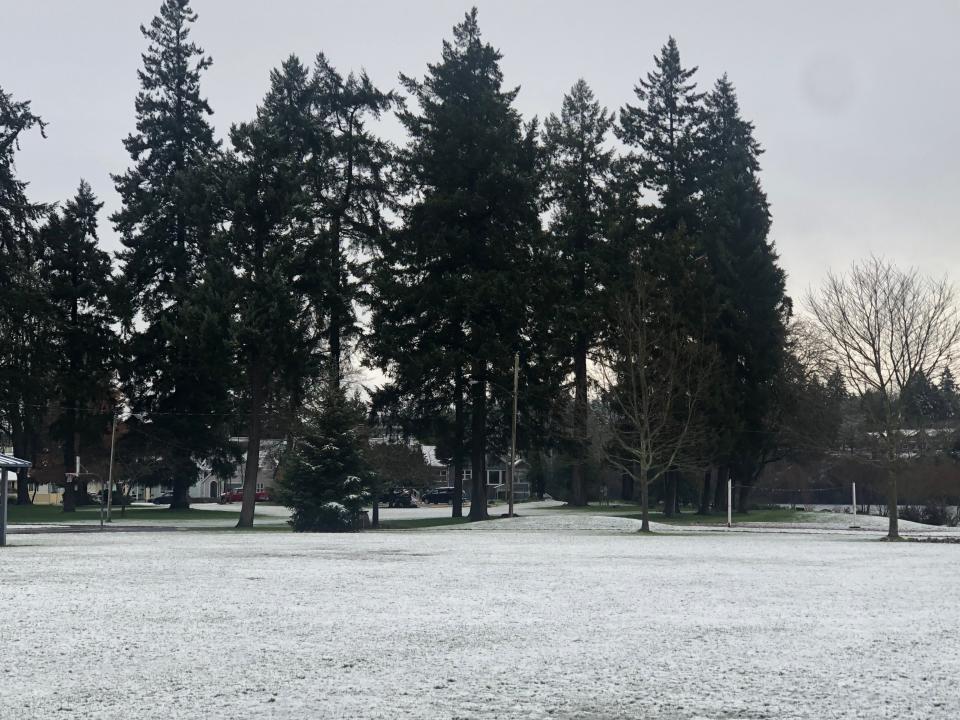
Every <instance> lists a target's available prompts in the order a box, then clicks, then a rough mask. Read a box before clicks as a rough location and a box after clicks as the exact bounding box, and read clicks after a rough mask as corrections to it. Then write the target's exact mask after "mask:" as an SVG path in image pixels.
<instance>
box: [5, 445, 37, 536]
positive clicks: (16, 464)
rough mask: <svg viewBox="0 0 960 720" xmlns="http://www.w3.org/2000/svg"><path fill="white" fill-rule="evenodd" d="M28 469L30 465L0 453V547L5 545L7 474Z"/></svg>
mask: <svg viewBox="0 0 960 720" xmlns="http://www.w3.org/2000/svg"><path fill="white" fill-rule="evenodd" d="M28 467H30V463H29V462H27V461H26V460H21V459H20V458H16V457H14V456H13V455H5V454H4V453H0V547H3V546H4V545H6V544H7V502H8V500H7V495H8V494H9V492H10V481H9V479H8V477H7V475H8V473H9V472H10V471H11V470H13V471H17V470H22V469H24V468H28Z"/></svg>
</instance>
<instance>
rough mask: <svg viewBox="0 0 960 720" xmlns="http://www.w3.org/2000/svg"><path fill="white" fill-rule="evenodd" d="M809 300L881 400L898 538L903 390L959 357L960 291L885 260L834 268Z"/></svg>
mask: <svg viewBox="0 0 960 720" xmlns="http://www.w3.org/2000/svg"><path fill="white" fill-rule="evenodd" d="M807 305H808V307H809V310H810V312H811V314H812V315H813V317H814V318H815V320H816V321H817V325H818V327H819V329H820V341H821V342H822V343H823V348H824V350H825V352H826V353H827V355H828V357H829V359H830V361H831V363H832V364H833V365H835V366H836V367H838V368H840V370H841V372H842V373H843V375H844V378H845V380H846V382H847V384H848V385H849V386H850V388H852V389H853V390H854V391H855V392H856V393H857V394H858V395H859V396H860V397H864V396H865V395H872V396H874V397H875V398H876V399H877V400H878V403H877V407H878V412H877V414H878V417H877V418H875V419H876V420H877V422H878V424H879V426H880V428H881V437H882V440H883V443H884V456H885V457H884V461H885V466H886V467H885V471H886V475H887V514H888V517H889V521H890V522H889V530H888V537H889V538H890V539H897V538H898V537H899V528H898V522H897V477H896V472H895V468H894V465H895V463H896V461H897V459H898V457H899V454H900V452H899V442H900V439H901V434H902V430H903V407H902V397H903V391H904V389H905V388H907V387H908V386H909V385H910V384H911V382H913V381H914V379H915V378H917V377H918V375H920V374H923V375H926V377H933V376H934V373H935V372H937V371H938V370H942V369H943V368H944V367H947V366H949V365H951V364H952V363H953V361H954V360H955V358H956V351H957V347H958V340H960V314H958V309H957V303H956V291H955V289H954V287H953V285H952V284H951V283H950V282H948V280H947V279H946V278H941V279H934V278H930V277H926V276H923V275H921V274H920V273H919V272H918V271H917V270H916V269H913V268H910V269H907V270H901V269H900V268H898V267H896V266H895V265H894V264H892V263H890V262H888V261H886V260H883V259H881V258H876V257H871V258H870V259H869V260H866V261H864V262H862V263H854V264H853V265H852V266H851V268H850V270H849V271H848V272H847V273H846V274H844V275H834V274H833V273H830V274H828V276H827V279H826V281H825V282H824V283H823V286H822V287H821V288H820V290H819V291H818V292H813V291H811V292H810V293H808V296H807Z"/></svg>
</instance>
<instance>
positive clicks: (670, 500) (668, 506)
mask: <svg viewBox="0 0 960 720" xmlns="http://www.w3.org/2000/svg"><path fill="white" fill-rule="evenodd" d="M663 484H664V493H663V515H664V517H673V516H674V515H675V514H676V508H677V471H676V470H667V472H665V473H664V474H663Z"/></svg>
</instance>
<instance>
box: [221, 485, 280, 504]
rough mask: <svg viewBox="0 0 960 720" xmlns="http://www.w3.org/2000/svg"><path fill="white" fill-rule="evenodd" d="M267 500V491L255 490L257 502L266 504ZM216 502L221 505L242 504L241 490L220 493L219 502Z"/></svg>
mask: <svg viewBox="0 0 960 720" xmlns="http://www.w3.org/2000/svg"><path fill="white" fill-rule="evenodd" d="M269 500H270V491H269V490H257V502H268V501H269ZM218 502H219V503H220V504H221V505H225V504H226V503H233V502H243V488H236V489H234V490H227V491H226V492H225V493H222V494H221V495H220V500H219V501H218Z"/></svg>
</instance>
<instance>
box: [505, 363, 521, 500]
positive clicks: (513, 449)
mask: <svg viewBox="0 0 960 720" xmlns="http://www.w3.org/2000/svg"><path fill="white" fill-rule="evenodd" d="M519 374H520V353H514V354H513V421H512V428H511V432H510V474H509V475H507V497H508V499H509V507H508V508H507V517H513V469H514V466H515V465H516V463H517V382H518V380H517V378H518V377H519Z"/></svg>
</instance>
